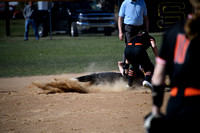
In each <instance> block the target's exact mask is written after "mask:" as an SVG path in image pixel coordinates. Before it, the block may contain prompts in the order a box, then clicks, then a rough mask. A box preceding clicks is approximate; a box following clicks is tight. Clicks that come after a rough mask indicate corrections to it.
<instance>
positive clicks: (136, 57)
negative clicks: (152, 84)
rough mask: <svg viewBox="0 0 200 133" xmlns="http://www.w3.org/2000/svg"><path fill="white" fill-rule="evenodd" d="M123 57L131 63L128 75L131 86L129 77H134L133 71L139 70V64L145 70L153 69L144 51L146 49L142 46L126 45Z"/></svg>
mask: <svg viewBox="0 0 200 133" xmlns="http://www.w3.org/2000/svg"><path fill="white" fill-rule="evenodd" d="M124 54H125V58H126V59H127V60H128V61H129V63H130V64H131V65H132V67H131V68H130V70H131V71H133V72H132V73H133V74H131V75H129V77H128V78H129V79H130V80H129V83H128V84H129V86H132V83H131V80H132V79H131V78H134V75H135V74H134V73H137V71H138V70H139V65H141V67H142V68H143V69H144V71H145V72H149V71H150V72H152V73H153V70H154V65H153V64H152V63H151V60H150V59H149V56H148V54H147V52H146V50H145V49H144V48H143V46H134V44H133V45H130V46H129V45H127V46H126V48H125V50H124Z"/></svg>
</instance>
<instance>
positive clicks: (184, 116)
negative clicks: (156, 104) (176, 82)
mask: <svg viewBox="0 0 200 133" xmlns="http://www.w3.org/2000/svg"><path fill="white" fill-rule="evenodd" d="M166 116H167V120H168V121H169V122H168V125H166V126H167V127H166V129H168V132H170V133H197V132H198V133H199V132H200V124H199V121H200V95H196V96H184V89H183V88H182V89H179V90H178V93H177V95H176V96H172V97H170V100H169V102H168V106H167V113H166Z"/></svg>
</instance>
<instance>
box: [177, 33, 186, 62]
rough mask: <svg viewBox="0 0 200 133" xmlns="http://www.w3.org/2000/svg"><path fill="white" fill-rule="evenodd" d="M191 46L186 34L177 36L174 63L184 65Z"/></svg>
mask: <svg viewBox="0 0 200 133" xmlns="http://www.w3.org/2000/svg"><path fill="white" fill-rule="evenodd" d="M189 44H190V40H189V39H187V38H186V36H185V35H184V34H180V33H179V34H178V35H177V38H176V45H175V51H174V63H176V64H183V63H184V61H185V57H186V53H187V49H188V47H189Z"/></svg>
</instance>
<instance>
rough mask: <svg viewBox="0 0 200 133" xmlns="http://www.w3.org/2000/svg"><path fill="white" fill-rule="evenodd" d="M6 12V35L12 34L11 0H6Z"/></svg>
mask: <svg viewBox="0 0 200 133" xmlns="http://www.w3.org/2000/svg"><path fill="white" fill-rule="evenodd" d="M5 13H6V18H5V20H6V36H10V13H9V2H8V1H6V2H5Z"/></svg>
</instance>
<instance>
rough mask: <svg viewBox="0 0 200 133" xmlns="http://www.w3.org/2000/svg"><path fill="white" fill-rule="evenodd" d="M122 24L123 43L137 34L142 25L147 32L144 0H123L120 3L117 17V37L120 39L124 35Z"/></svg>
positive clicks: (147, 24)
mask: <svg viewBox="0 0 200 133" xmlns="http://www.w3.org/2000/svg"><path fill="white" fill-rule="evenodd" d="M123 20H124V22H123ZM123 24H124V25H125V44H126V43H127V42H128V41H130V39H131V38H132V37H133V36H135V35H137V34H138V32H139V31H140V30H141V29H142V26H143V25H145V29H146V31H147V32H149V20H148V16H147V8H146V4H145V2H144V0H124V2H123V3H122V5H121V7H120V11H119V18H118V29H119V39H120V40H121V41H123V37H124V34H123V30H122V29H123Z"/></svg>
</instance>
